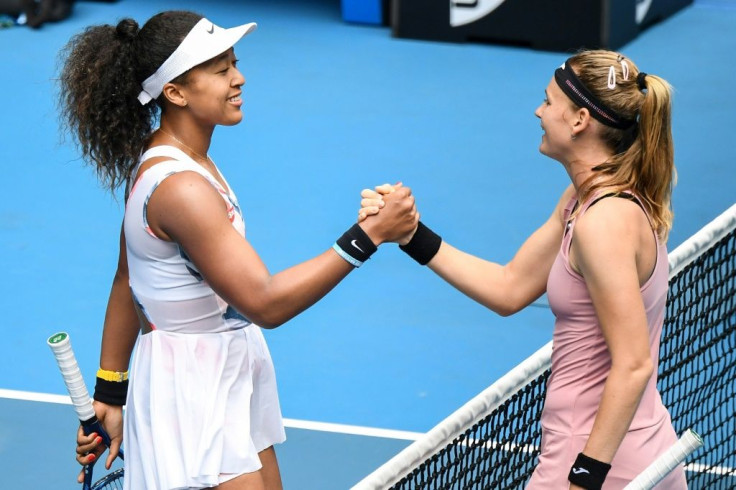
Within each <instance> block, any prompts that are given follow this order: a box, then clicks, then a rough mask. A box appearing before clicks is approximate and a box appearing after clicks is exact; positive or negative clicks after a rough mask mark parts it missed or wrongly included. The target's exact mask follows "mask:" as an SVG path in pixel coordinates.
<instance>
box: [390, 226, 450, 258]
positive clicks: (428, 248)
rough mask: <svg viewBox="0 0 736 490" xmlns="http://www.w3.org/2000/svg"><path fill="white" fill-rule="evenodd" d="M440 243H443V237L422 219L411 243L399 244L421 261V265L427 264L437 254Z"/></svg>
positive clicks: (412, 256) (402, 248) (408, 253)
mask: <svg viewBox="0 0 736 490" xmlns="http://www.w3.org/2000/svg"><path fill="white" fill-rule="evenodd" d="M440 245H442V237H441V236H439V235H438V234H437V233H435V232H433V231H432V230H430V229H429V228H428V227H426V226H425V225H424V223H422V222H421V221H420V222H419V224H418V225H417V231H416V232H414V236H413V237H412V238H411V240H409V243H407V244H406V245H399V248H400V249H401V250H403V251H404V252H406V253H407V255H409V257H411V258H412V259H414V260H416V261H417V262H419V265H427V264H428V263H429V261H430V260H432V258H434V256H435V255H437V252H438V251H439V249H440Z"/></svg>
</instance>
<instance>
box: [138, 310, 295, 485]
mask: <svg viewBox="0 0 736 490" xmlns="http://www.w3.org/2000/svg"><path fill="white" fill-rule="evenodd" d="M285 439H286V435H285V433H284V425H283V421H282V418H281V408H280V407H279V399H278V393H277V389H276V376H275V373H274V368H273V363H272V361H271V355H270V353H269V351H268V347H267V346H266V341H265V339H264V338H263V334H262V332H261V329H260V327H258V326H256V325H250V326H248V327H245V328H243V329H240V330H232V331H227V332H219V333H204V334H202V333H196V334H186V333H172V332H165V331H161V330H154V331H153V332H150V333H148V334H145V335H142V336H141V337H140V338H139V340H138V345H137V347H136V351H135V354H134V358H133V363H132V367H131V377H130V386H129V389H128V399H127V407H126V411H125V426H124V448H125V489H128V490H141V489H157V490H173V489H190V488H207V487H212V486H216V485H218V484H219V483H221V482H223V481H227V480H229V479H232V478H234V477H236V476H238V475H241V474H243V473H251V472H254V471H258V470H259V469H260V468H261V462H260V460H259V458H258V453H259V452H260V451H263V450H264V449H267V448H268V447H270V446H272V445H274V444H277V443H281V442H283V441H284V440H285Z"/></svg>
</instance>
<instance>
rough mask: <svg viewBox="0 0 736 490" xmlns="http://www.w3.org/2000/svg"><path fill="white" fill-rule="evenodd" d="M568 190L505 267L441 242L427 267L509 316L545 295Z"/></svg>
mask: <svg viewBox="0 0 736 490" xmlns="http://www.w3.org/2000/svg"><path fill="white" fill-rule="evenodd" d="M572 192H573V190H572V187H569V188H568V189H567V190H566V191H565V192H564V193H563V195H562V197H561V198H560V200H559V202H558V204H557V206H556V208H555V211H554V212H553V213H552V215H551V216H550V217H549V219H548V220H547V221H546V222H545V223H544V224H543V225H542V226H541V227H540V228H539V229H537V230H536V231H535V232H534V233H533V234H532V235H531V236H530V237H529V238H528V239H527V240H526V242H524V244H523V245H522V246H521V248H520V249H519V250H518V251H517V252H516V255H515V256H514V258H513V259H512V260H511V261H510V262H509V263H508V264H506V265H500V264H497V263H494V262H489V261H486V260H484V259H481V258H478V257H475V256H473V255H470V254H467V253H465V252H462V251H460V250H458V249H456V248H454V247H453V246H451V245H449V244H448V243H446V242H442V245H441V246H440V249H439V251H438V252H437V255H435V256H434V258H433V259H432V260H431V261H430V262H429V264H427V265H428V266H429V267H430V268H431V269H432V270H433V271H434V272H436V273H437V274H438V275H439V276H440V277H442V278H443V279H445V280H446V281H447V282H448V283H450V284H452V285H453V286H454V287H456V288H457V289H458V290H460V291H461V292H462V293H464V294H466V295H468V296H469V297H471V298H473V299H474V300H476V301H477V302H479V303H481V304H482V305H484V306H486V307H487V308H489V309H491V310H493V311H495V312H496V313H498V314H500V315H510V314H512V313H516V312H517V311H519V310H521V309H523V308H524V307H526V306H527V305H529V304H530V303H532V302H533V301H534V300H535V299H537V298H539V297H540V296H541V295H542V294H544V292H545V290H546V288H547V277H548V276H549V271H550V269H551V268H552V264H553V263H554V260H555V257H556V256H557V252H558V250H559V247H560V242H561V239H562V234H563V229H564V227H563V223H562V220H563V211H564V205H565V204H566V203H567V201H569V199H570V198H571V197H572V195H573V194H572Z"/></svg>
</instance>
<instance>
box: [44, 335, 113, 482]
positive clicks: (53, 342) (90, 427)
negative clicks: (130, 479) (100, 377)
mask: <svg viewBox="0 0 736 490" xmlns="http://www.w3.org/2000/svg"><path fill="white" fill-rule="evenodd" d="M46 343H47V344H48V345H49V347H51V351H52V352H53V353H54V357H56V362H57V363H58V364H59V369H60V370H61V375H62V377H63V378H64V383H65V384H66V388H67V390H68V391H69V396H70V397H71V399H72V404H73V405H74V410H75V411H76V412H77V417H78V418H79V421H80V422H81V423H82V430H83V431H84V433H85V434H90V433H92V432H95V433H97V434H99V436H100V437H102V442H103V443H104V444H105V445H106V446H107V447H108V448H109V447H110V436H108V435H107V432H106V431H105V429H103V428H102V424H100V422H99V421H98V420H97V416H96V415H95V411H94V408H92V399H90V397H89V392H88V391H87V387H86V386H85V384H84V378H82V373H81V372H80V371H79V365H77V359H76V358H75V357H74V351H72V344H71V342H70V340H69V335H67V334H66V333H64V332H60V333H56V334H54V335H52V336H51V337H49V339H48V340H47V341H46ZM119 455H120V458H121V459H122V458H123V450H122V449H120V453H119ZM93 466H94V462H92V463H89V464H87V465H86V466H85V467H84V484H83V485H82V490H112V489H122V488H123V469H122V468H120V469H118V470H115V471H113V472H112V473H110V474H109V475H107V476H105V477H104V478H102V479H100V480H99V481H97V482H95V483H94V484H92V467H93Z"/></svg>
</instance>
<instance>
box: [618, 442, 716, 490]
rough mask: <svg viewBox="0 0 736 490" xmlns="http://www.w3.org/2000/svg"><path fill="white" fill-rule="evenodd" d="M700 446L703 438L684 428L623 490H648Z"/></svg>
mask: <svg viewBox="0 0 736 490" xmlns="http://www.w3.org/2000/svg"><path fill="white" fill-rule="evenodd" d="M702 446H703V439H701V437H700V436H699V435H698V434H697V433H696V432H695V431H694V430H692V429H688V430H686V431H685V433H684V434H683V435H682V437H680V439H679V440H678V441H677V442H676V443H674V444H673V445H672V447H670V448H669V449H668V450H667V451H665V452H664V453H663V454H661V455H660V456H659V457H658V458H657V459H655V460H654V462H653V463H652V464H650V465H649V466H648V467H647V469H645V470H644V471H643V472H641V473H640V474H639V476H637V477H636V478H634V479H633V480H632V481H631V483H629V484H628V485H626V487H625V488H624V490H649V489H650V488H652V487H654V485H656V484H657V483H659V482H660V481H662V479H663V478H664V477H665V476H667V475H668V474H669V473H670V471H672V470H674V469H675V467H676V466H677V465H679V464H680V463H683V462H684V461H685V458H687V457H688V456H689V455H690V454H692V453H693V452H695V451H696V450H697V449H699V448H700V447H702Z"/></svg>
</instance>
